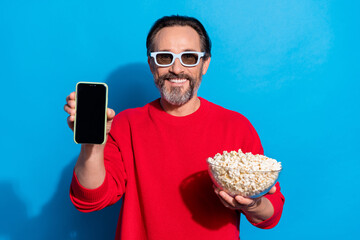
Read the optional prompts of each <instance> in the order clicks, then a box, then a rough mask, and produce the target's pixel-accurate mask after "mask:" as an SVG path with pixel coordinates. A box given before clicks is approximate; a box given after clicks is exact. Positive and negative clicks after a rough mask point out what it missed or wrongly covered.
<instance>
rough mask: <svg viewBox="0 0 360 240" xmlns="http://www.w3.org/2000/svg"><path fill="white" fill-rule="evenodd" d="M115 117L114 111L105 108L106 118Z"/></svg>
mask: <svg viewBox="0 0 360 240" xmlns="http://www.w3.org/2000/svg"><path fill="white" fill-rule="evenodd" d="M114 117H115V111H114V110H112V109H111V108H108V109H107V118H108V120H112V119H113V118H114Z"/></svg>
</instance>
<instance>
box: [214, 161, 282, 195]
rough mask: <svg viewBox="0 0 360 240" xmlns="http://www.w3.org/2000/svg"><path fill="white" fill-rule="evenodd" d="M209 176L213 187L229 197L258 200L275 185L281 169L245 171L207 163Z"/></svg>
mask: <svg viewBox="0 0 360 240" xmlns="http://www.w3.org/2000/svg"><path fill="white" fill-rule="evenodd" d="M208 170H209V175H210V177H211V179H212V181H213V182H214V184H215V186H216V187H218V188H219V189H221V190H223V191H225V192H226V193H228V194H229V195H230V196H233V197H234V196H236V195H240V196H243V197H249V198H258V197H261V196H263V195H265V194H266V193H268V192H269V190H270V189H271V188H272V187H273V186H274V185H275V184H276V182H277V180H278V178H279V174H280V172H281V170H282V169H280V170H275V171H245V170H243V169H234V168H229V167H222V166H218V165H215V164H212V163H209V162H208Z"/></svg>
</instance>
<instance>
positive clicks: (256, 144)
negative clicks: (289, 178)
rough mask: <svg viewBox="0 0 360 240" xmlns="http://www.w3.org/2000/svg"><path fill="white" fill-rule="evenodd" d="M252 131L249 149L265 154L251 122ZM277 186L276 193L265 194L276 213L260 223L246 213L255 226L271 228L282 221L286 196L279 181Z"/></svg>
mask: <svg viewBox="0 0 360 240" xmlns="http://www.w3.org/2000/svg"><path fill="white" fill-rule="evenodd" d="M250 132H251V134H249V141H248V144H249V145H248V151H249V152H252V154H261V155H264V150H263V147H262V144H261V141H260V138H259V136H258V134H257V132H256V130H255V128H254V127H253V126H252V125H251V124H250ZM275 186H276V192H275V193H273V194H266V195H264V197H266V198H267V199H269V201H270V202H271V204H272V205H273V208H274V214H273V215H272V216H271V217H270V218H268V219H266V220H265V221H262V222H260V223H254V222H252V221H251V219H250V218H248V217H247V216H246V215H245V216H246V218H247V219H248V221H249V222H250V223H251V224H252V225H254V226H255V227H258V228H262V229H270V228H273V227H275V226H276V225H277V223H278V222H279V221H280V218H281V214H282V210H283V206H284V202H285V198H284V196H283V195H282V193H281V191H280V190H281V189H280V184H279V182H277V183H276V184H275Z"/></svg>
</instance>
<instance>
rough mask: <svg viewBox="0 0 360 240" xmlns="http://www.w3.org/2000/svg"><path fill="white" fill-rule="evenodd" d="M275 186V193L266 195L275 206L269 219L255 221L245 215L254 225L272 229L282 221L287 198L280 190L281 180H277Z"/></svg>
mask: <svg viewBox="0 0 360 240" xmlns="http://www.w3.org/2000/svg"><path fill="white" fill-rule="evenodd" d="M275 186H276V192H275V193H273V194H266V195H264V197H266V198H267V199H269V201H270V202H271V204H272V205H273V207H274V213H273V215H272V216H271V217H270V218H268V219H266V220H264V221H262V222H259V223H254V222H252V221H251V219H250V218H248V217H247V216H246V215H245V216H246V218H247V219H248V221H249V222H250V223H251V224H252V225H254V226H255V227H258V228H262V229H270V228H273V227H275V226H276V225H277V224H278V222H279V221H280V218H281V214H282V210H283V206H284V203H285V198H284V196H283V195H282V193H281V191H280V184H279V182H277V183H276V184H275Z"/></svg>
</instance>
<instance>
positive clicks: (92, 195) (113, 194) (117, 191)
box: [70, 124, 127, 212]
mask: <svg viewBox="0 0 360 240" xmlns="http://www.w3.org/2000/svg"><path fill="white" fill-rule="evenodd" d="M113 125H114V124H113ZM114 128H116V127H114ZM112 134H113V129H112V130H111V132H110V133H109V135H108V139H107V142H106V146H105V150H104V164H105V169H106V175H105V179H104V182H103V183H102V185H101V186H100V187H98V188H96V189H87V188H84V187H83V186H82V185H81V184H80V183H79V181H78V179H77V176H76V174H75V171H74V173H73V178H72V182H71V186H70V199H71V201H72V203H73V204H74V206H75V207H76V208H77V209H78V210H79V211H81V212H92V211H97V210H100V209H103V208H104V207H107V206H109V205H112V204H114V203H116V202H117V201H118V200H119V199H120V198H121V196H122V195H123V194H124V192H125V185H126V181H127V176H126V171H125V168H124V163H123V161H122V155H121V152H120V149H119V147H118V144H117V142H116V141H115V139H114V137H113V135H112Z"/></svg>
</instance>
